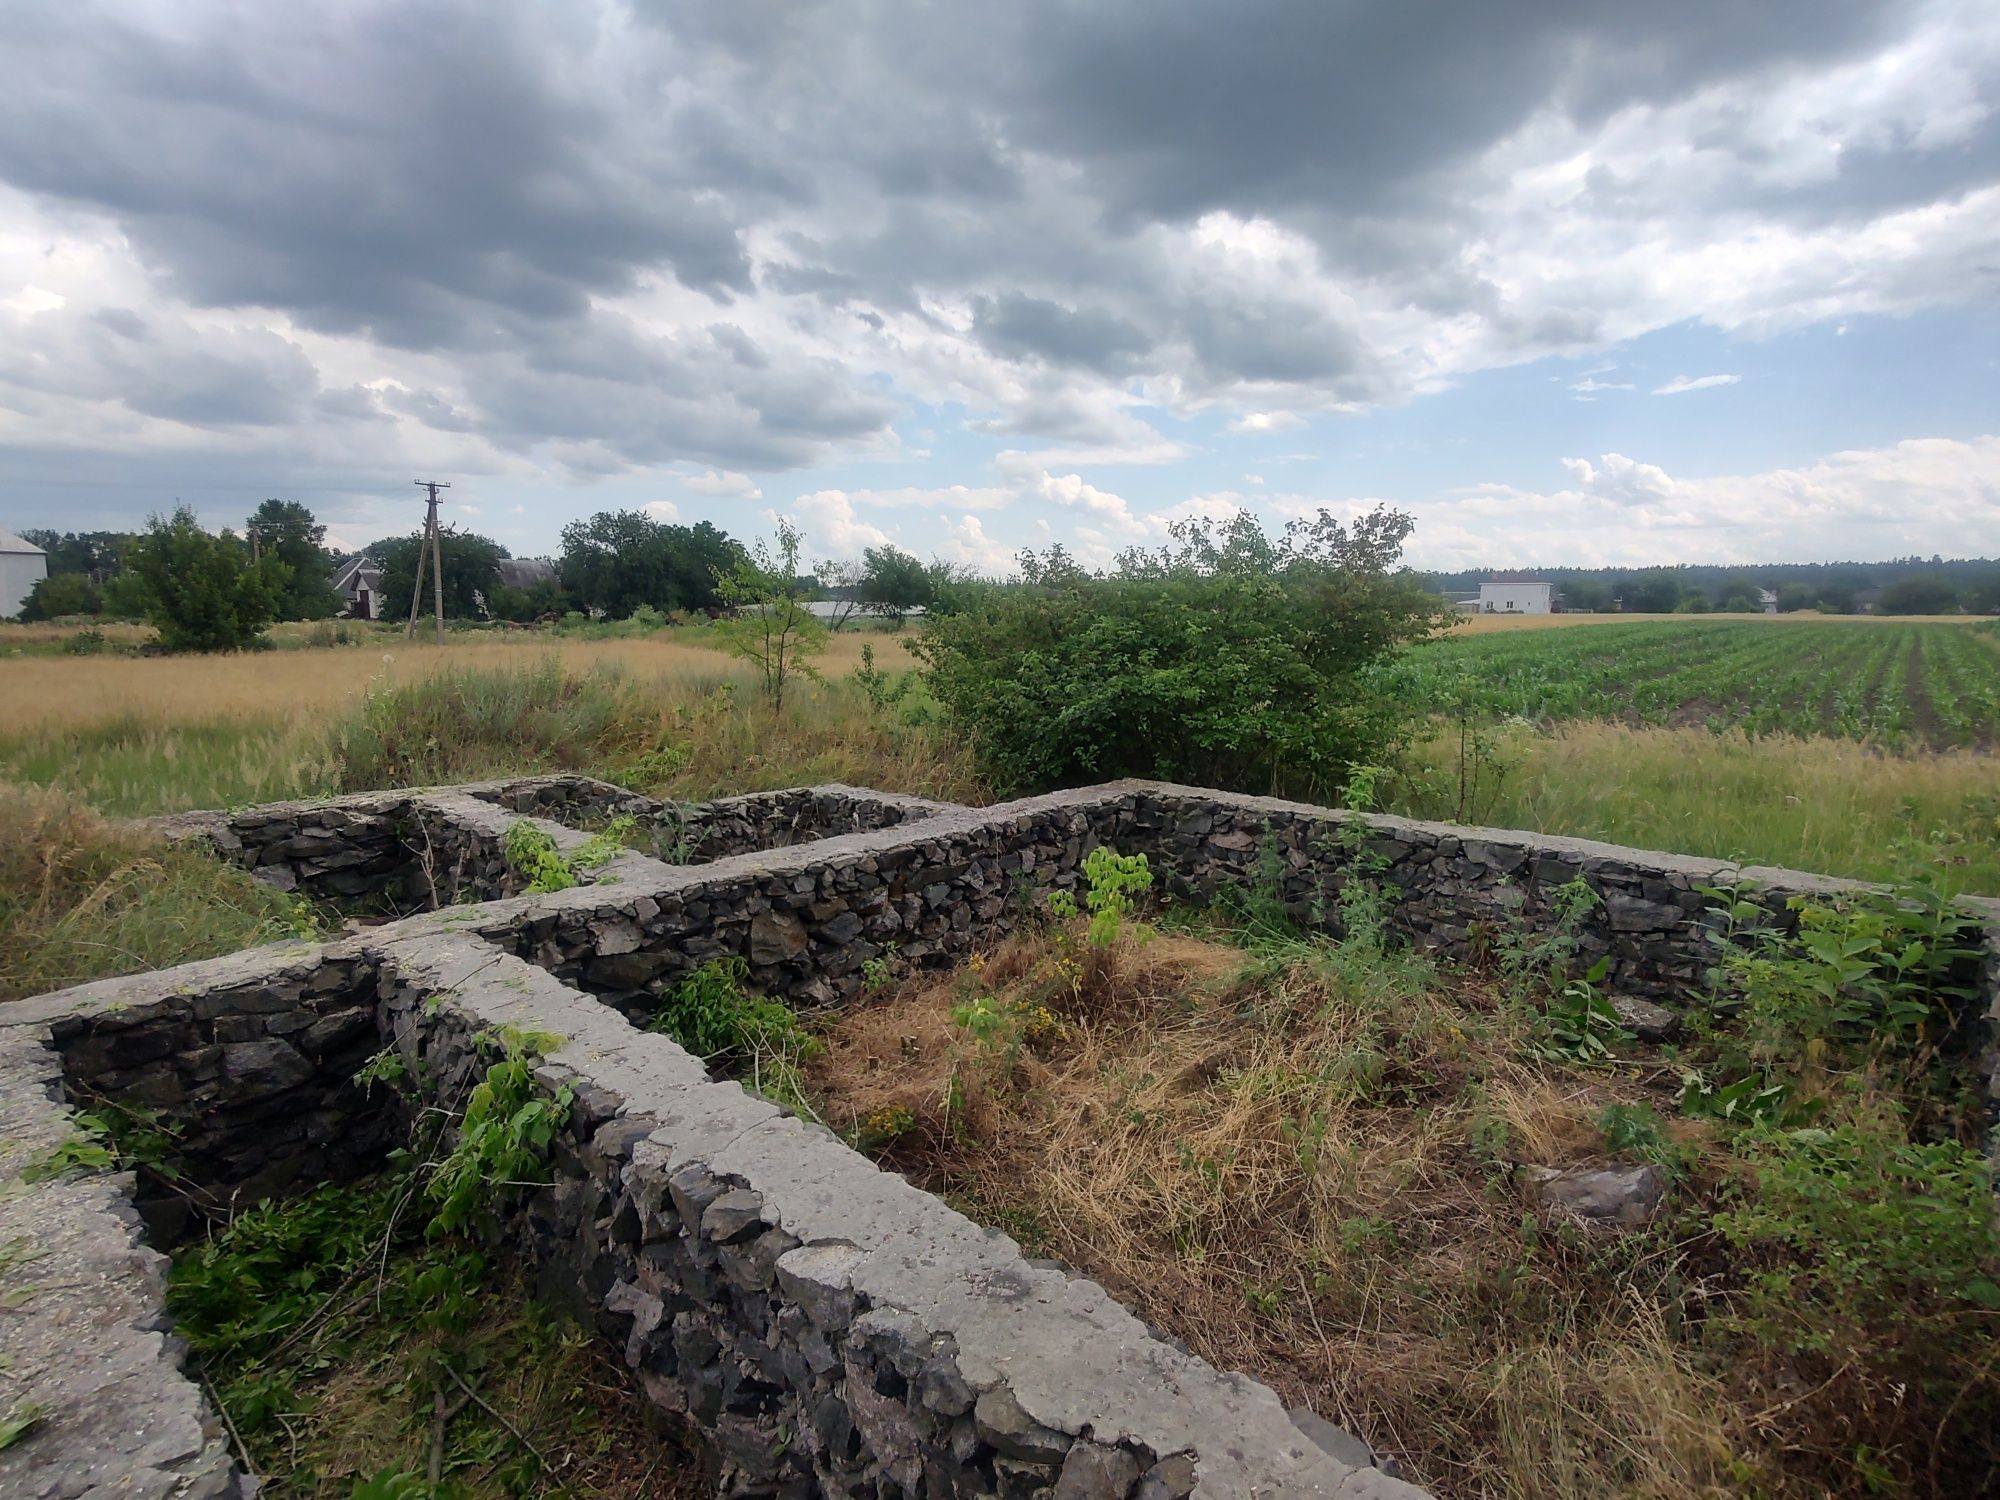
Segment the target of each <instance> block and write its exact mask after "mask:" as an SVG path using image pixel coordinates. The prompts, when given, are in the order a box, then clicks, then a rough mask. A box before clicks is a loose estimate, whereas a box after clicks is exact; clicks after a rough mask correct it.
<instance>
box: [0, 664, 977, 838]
mask: <svg viewBox="0 0 2000 1500" xmlns="http://www.w3.org/2000/svg"><path fill="white" fill-rule="evenodd" d="M689 654H690V655H691V656H692V657H693V659H694V660H695V661H697V662H699V663H700V664H701V665H702V667H703V670H701V671H692V670H686V669H683V670H679V671H676V672H674V673H671V674H667V675H662V676H657V677H653V676H647V675H644V674H643V673H640V672H638V671H635V670H632V669H630V668H627V667H623V666H620V665H619V664H618V663H617V662H616V661H615V660H608V661H607V662H604V663H598V664H586V665H584V666H583V667H581V668H578V667H573V666H571V665H569V664H568V663H567V662H566V660H565V659H564V658H563V657H561V656H558V655H556V654H553V653H550V654H545V655H544V654H532V653H526V652H522V651H519V650H515V651H514V652H512V654H511V656H510V657H509V658H508V663H509V664H507V665H504V666H501V667H490V666H488V667H477V668H475V667H466V668H458V667H452V666H445V667H443V668H442V669H439V670H429V671H423V672H410V673H406V672H404V671H402V670H401V668H400V667H399V666H398V665H396V664H391V665H389V666H387V667H383V668H381V669H380V670H378V671H377V672H376V674H375V676H374V677H373V678H372V679H366V680H365V681H366V687H365V690H364V691H363V692H361V693H360V694H359V695H358V696H357V697H355V698H354V699H353V700H352V701H351V702H349V703H347V704H346V706H344V707H341V708H339V709H337V710H336V711H334V712H332V713H328V714H322V713H311V712H305V711H302V710H298V709H292V710H289V711H287V710H285V709H283V708H280V709H278V710H276V711H273V712H270V713H268V714H267V715H265V716H258V715H256V714H253V713H250V712H248V711H246V710H244V709H243V706H241V705H238V711H237V712H234V713H227V712H209V713H206V714H204V713H203V712H201V710H200V709H199V708H197V707H196V706H194V705H195V704H202V703H203V700H200V699H196V700H194V702H193V703H191V704H190V705H189V706H187V707H186V709H185V710H184V713H183V716H182V717H181V718H179V719H177V720H176V719H172V718H163V717H162V716H161V715H159V714H158V713H156V712H153V711H150V710H145V711H141V710H134V711H132V712H129V713H127V714H125V715H124V716H122V717H119V716H111V717H97V718H93V719H91V720H89V722H87V723H85V724H83V725H80V726H74V727H57V726H53V725H51V726H48V727H43V728H29V729H26V730H24V731H21V732H19V733H16V734H13V735H9V736H0V777H5V778H9V779H12V780H16V781H21V782H32V783H38V784H45V785H46V784H59V785H63V786H65V787H67V788H69V789H71V790H72V791H73V792H74V793H75V794H76V795H78V796H79V797H81V798H83V799H84V800H86V801H88V802H89V803H90V804H92V805H93V806H95V807H97V808H98V809H100V810H101V811H104V812H108V813H115V814H127V815H137V814H150V813H157V812H171V811H181V810H184V809H187V808H191V807H228V806H241V805H246V804H250V803H254V802H266V801H273V800H278V799H282V798H286V797H296V796H319V795H328V794H331V793H335V792H341V791H364V790H370V789H373V788H376V787H384V786H402V785H421V784H434V783H438V782H448V781H456V780H465V779H468V778H474V777H481V776H493V775H509V774H515V773H520V772H529V771H536V770H581V771H586V772H590V773H592V774H595V775H602V776H616V777H619V778H621V779H624V780H627V781H629V782H630V783H631V784H633V785H635V786H639V787H641V788H643V789H644V790H646V791H650V792H656V793H658V794H661V795H666V796H676V797H683V798H705V797H711V796H717V795H721V794H724V793H728V792H738V791H756V790H762V789H765V788H769V787H776V786H788V785H797V784H799V783H802V782H814V781H849V782H855V783H859V784H862V785H868V786H875V787H879V788H882V789H884V790H890V791H904V792H910V793H914V794H919V795H927V796H937V797H945V798H950V799H953V800H973V801H978V800H983V794H982V788H981V786H980V784H979V782H978V780H977V778H976V777H975V776H974V774H973V772H972V767H971V760H970V757H969V756H968V755H967V754H966V753H965V751H964V750H963V749H962V747H960V746H959V745H958V744H957V742H956V741H955V739H954V738H953V737H952V736H951V735H949V734H948V733H946V732H945V731H944V730H943V729H942V728H940V727H939V726H938V725H937V724H936V723H935V722H934V720H933V717H932V714H931V710H930V707H929V705H927V703H926V702H925V701H924V700H923V699H922V698H921V695H918V694H905V695H904V697H903V698H902V699H901V700H900V701H898V702H896V703H894V704H888V705H878V704H877V703H876V702H874V701H873V700H871V699H870V697H869V696H868V694H867V693H866V691H864V690H863V688H862V687H861V686H859V685H858V684H856V683H853V682H850V681H847V680H845V679H835V680H832V681H829V682H827V683H825V684H821V685H812V686H808V687H806V688H805V689H803V690H802V691H801V692H800V693H799V694H798V695H797V696H796V698H795V700H794V701H793V702H791V703H789V704H788V705H787V706H786V709H785V711H784V712H783V713H782V714H776V713H773V712H772V711H771V710H770V709H769V708H768V707H767V706H766V705H765V704H764V703H763V702H762V701H761V699H760V698H759V697H758V695H757V693H756V692H755V690H754V687H753V685H752V682H751V678H750V676H749V674H748V673H747V672H746V671H744V670H743V669H741V668H739V667H736V666H734V665H732V664H730V663H729V662H727V661H725V660H724V659H723V658H721V657H720V656H717V655H715V654H714V653H711V652H705V651H693V650H690V652H689ZM447 655H448V656H449V653H447ZM858 659H859V658H858V653H857V656H856V660H857V661H858ZM135 665H145V666H168V665H177V664H176V663H163V662H151V663H137V664H135ZM203 706H205V707H206V706H208V705H205V704H203Z"/></svg>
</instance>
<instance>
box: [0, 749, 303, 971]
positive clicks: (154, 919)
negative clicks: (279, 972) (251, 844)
mask: <svg viewBox="0 0 2000 1500" xmlns="http://www.w3.org/2000/svg"><path fill="white" fill-rule="evenodd" d="M314 932H315V916H314V913H313V911H312V908H311V907H310V906H309V905H307V904H306V903H304V902H303V901H301V900H299V899H297V898H295V897H291V896H286V895H283V894H280V893H279V892H277V891H274V890H272V889H271V888H270V887H268V886H265V885H261V884H259V883H258V882H257V881H255V880H252V879H251V878H250V876H249V875H248V874H247V873H245V872H244V871H242V870H239V869H237V868H236V867H235V866H233V865H225V864H223V863H221V862H220V861H218V860H216V859H213V858H211V857H209V856H208V855H206V854H203V853H201V852H199V851H197V850H192V849H173V848H169V847H168V846H167V845H166V844H164V843H163V842H162V841H160V840H159V839H156V838H153V837H150V836H148V835H146V834H144V833H141V832H140V831H138V830H136V829H133V828H130V827H124V826H118V825H114V824H111V823H108V822H106V821H105V820H104V819H103V818H101V817H99V816H98V815H97V814H96V813H94V812H92V811H91V810H90V809H89V808H87V807H85V806H83V805H82V804H81V803H79V802H78V801H77V800H76V798H75V797H73V796H71V795H69V794H67V793H65V792H63V791H61V790H57V789H47V788H33V787H18V786H9V785H6V784H0V1000H13V999H18V998H20V997H21V996H23V995H35V994H41V993H43V992H44V991H47V990H55V989H61V988H63V987H64V986H65V985H71V984H79V983H81V982H83V981H84V980H87V979H97V978H102V977H104V976H106V975H112V974H129V973H134V972H136V971H139V970H142V969H158V968H165V967H167V966H169V965H172V964H178V963H185V962H187V961H188V960H190V959H196V958H209V957H213V956H215V955H217V954H222V953H230V952H234V951H235V950H236V949H239V948H245V947H249V946H251V945H253V944H256V943H267V942H274V941H276V940H278V939H280V938H285V937H295V936H312V935H313V934H314Z"/></svg>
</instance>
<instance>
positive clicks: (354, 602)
mask: <svg viewBox="0 0 2000 1500" xmlns="http://www.w3.org/2000/svg"><path fill="white" fill-rule="evenodd" d="M327 583H328V584H329V585H330V586H331V587H332V589H333V591H334V592H335V593H336V594H338V595H340V597H341V600H342V601H343V602H342V605H341V610H340V613H341V615H342V616H343V617H345V618H346V619H349V620H379V619H381V618H382V565H381V564H380V563H378V562H376V561H375V559H374V558H372V557H370V556H369V555H368V554H367V553H365V552H362V553H357V554H356V555H355V556H353V557H350V558H348V559H347V561H346V562H344V563H342V564H341V565H340V566H339V567H337V568H335V569H334V570H333V573H332V576H330V577H329V578H328V579H327Z"/></svg>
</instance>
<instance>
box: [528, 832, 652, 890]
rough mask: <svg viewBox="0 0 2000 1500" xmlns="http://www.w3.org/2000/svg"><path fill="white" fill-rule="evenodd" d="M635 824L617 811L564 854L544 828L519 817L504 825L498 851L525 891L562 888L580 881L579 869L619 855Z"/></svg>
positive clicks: (610, 859)
mask: <svg viewBox="0 0 2000 1500" xmlns="http://www.w3.org/2000/svg"><path fill="white" fill-rule="evenodd" d="M638 826H639V824H638V819H637V818H635V817H633V816H632V815H631V814H629V813H621V814H620V815H619V816H617V817H615V818H613V819H612V820H611V821H610V822H609V823H608V824H606V825H605V827H604V828H602V829H601V830H599V831H598V832H596V833H594V834H592V835H591V836H590V837H589V838H587V839H585V840H584V841H583V843H581V844H579V845H578V846H577V847H576V848H575V849H574V850H573V851H571V852H570V853H569V854H567V855H566V854H564V853H563V852H562V850H561V849H560V848H558V847H557V845H556V841H555V836H554V835H553V834H551V833H550V832H549V831H548V830H547V829H546V828H543V827H541V826H540V825H538V824H536V823H534V822H532V821H531V820H529V819H527V818H519V819H516V820H515V821H514V822H512V823H510V824H508V825H507V832H506V833H505V835H503V836H502V838H501V841H500V853H501V857H502V858H503V859H505V860H506V861H507V868H508V869H510V870H512V871H513V872H514V873H515V874H516V875H517V876H519V877H520V878H521V880H522V881H523V882H525V884H526V887H527V889H528V890H530V891H534V892H538V893H542V894H546V893H548V892H550V891H566V890H569V889H570V888H571V887H572V886H575V885H577V884H579V883H580V882H579V880H578V875H579V874H580V872H582V871H584V870H594V869H598V868H600V867H601V866H604V865H607V864H609V863H610V862H611V861H612V860H614V859H616V858H617V857H618V856H619V855H621V854H623V853H624V852H625V849H626V840H627V839H628V838H629V837H630V836H631V835H632V833H633V831H634V830H635V829H636V828H637V827H638Z"/></svg>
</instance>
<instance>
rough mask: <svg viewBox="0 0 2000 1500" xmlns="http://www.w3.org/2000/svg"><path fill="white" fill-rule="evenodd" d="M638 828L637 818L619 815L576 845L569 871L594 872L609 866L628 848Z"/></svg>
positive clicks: (571, 856)
mask: <svg viewBox="0 0 2000 1500" xmlns="http://www.w3.org/2000/svg"><path fill="white" fill-rule="evenodd" d="M638 827H639V820H638V818H636V817H635V816H633V815H632V814H631V813H620V814H619V815H618V816H617V817H615V818H613V819H612V820H611V821H610V822H609V823H606V824H605V825H604V826H603V827H602V828H600V829H598V831H597V832H595V833H593V834H592V835H591V836H590V837H589V838H587V839H585V840H584V841H583V842H582V843H581V844H579V845H577V847H576V849H575V851H574V852H573V853H572V854H571V855H570V856H569V860H568V864H569V867H570V869H571V870H572V871H576V870H596V869H601V868H602V867H604V866H605V865H608V864H610V863H611V861H612V860H614V859H616V858H618V856H619V855H621V854H623V853H624V852H625V851H626V849H627V848H629V847H630V843H631V838H632V835H633V833H634V832H636V831H637V830H638Z"/></svg>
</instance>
